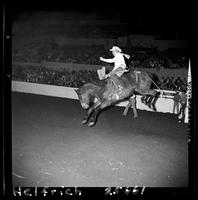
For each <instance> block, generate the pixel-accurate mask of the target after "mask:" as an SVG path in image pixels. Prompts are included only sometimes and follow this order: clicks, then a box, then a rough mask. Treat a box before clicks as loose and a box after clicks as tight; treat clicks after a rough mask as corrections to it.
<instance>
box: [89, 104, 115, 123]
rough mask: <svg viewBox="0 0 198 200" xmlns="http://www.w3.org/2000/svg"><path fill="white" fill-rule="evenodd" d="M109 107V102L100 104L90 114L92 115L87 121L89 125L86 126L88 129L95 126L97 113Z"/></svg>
mask: <svg viewBox="0 0 198 200" xmlns="http://www.w3.org/2000/svg"><path fill="white" fill-rule="evenodd" d="M109 105H111V104H110V102H109V101H105V102H103V103H101V104H100V105H99V106H98V107H97V108H96V109H95V110H94V111H93V113H92V115H91V118H90V120H89V123H88V126H89V127H90V126H93V125H95V123H96V119H97V116H98V113H99V112H100V111H101V110H102V109H104V108H105V107H108V106H109Z"/></svg>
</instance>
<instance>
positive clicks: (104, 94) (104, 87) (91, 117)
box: [76, 71, 157, 126]
mask: <svg viewBox="0 0 198 200" xmlns="http://www.w3.org/2000/svg"><path fill="white" fill-rule="evenodd" d="M116 83H117V84H115V82H114V81H113V80H112V79H111V78H107V79H105V80H99V81H98V82H92V83H86V84H84V85H83V86H81V87H80V88H79V89H77V90H76V93H77V95H78V98H79V100H80V103H81V106H82V108H83V109H85V110H87V114H86V115H85V117H84V118H83V121H82V124H85V123H88V126H93V125H94V124H95V123H96V118H97V115H98V113H99V111H100V110H102V109H104V108H106V107H108V106H110V105H113V104H116V103H118V102H120V101H123V100H127V99H128V98H130V97H131V96H132V95H133V94H134V92H136V93H139V94H141V95H143V96H146V95H150V96H157V91H156V90H154V89H151V83H152V78H151V77H150V76H149V75H148V73H145V72H140V71H131V72H127V73H124V74H123V75H122V76H121V77H117V81H116Z"/></svg>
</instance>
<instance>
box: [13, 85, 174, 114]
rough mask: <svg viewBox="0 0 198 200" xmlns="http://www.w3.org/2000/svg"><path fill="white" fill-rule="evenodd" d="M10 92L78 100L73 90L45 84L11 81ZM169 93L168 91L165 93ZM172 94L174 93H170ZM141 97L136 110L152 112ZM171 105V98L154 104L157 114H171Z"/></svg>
mask: <svg viewBox="0 0 198 200" xmlns="http://www.w3.org/2000/svg"><path fill="white" fill-rule="evenodd" d="M12 91H13V92H22V93H30V94H38V95H46V96H53V97H61V98H70V99H78V96H77V94H76V92H75V88H70V87H62V86H55V85H46V84H37V83H29V82H21V81H12ZM167 92H169V91H167ZM172 93H174V92H172ZM140 98H141V96H140V95H137V98H136V99H137V109H140V110H147V111H152V110H151V109H150V108H149V107H148V106H146V105H145V104H143V103H142V102H141V99H140ZM127 104H128V101H124V102H121V103H119V104H117V105H116V106H122V107H125V106H126V105H127ZM173 104H174V101H173V99H172V98H170V97H169V98H168V97H166V96H163V97H160V98H158V100H157V102H156V109H157V112H163V113H173Z"/></svg>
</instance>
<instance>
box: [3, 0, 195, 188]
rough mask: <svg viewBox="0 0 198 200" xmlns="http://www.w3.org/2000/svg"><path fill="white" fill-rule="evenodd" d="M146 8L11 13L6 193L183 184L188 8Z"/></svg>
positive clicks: (187, 134)
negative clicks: (8, 190) (14, 189)
mask: <svg viewBox="0 0 198 200" xmlns="http://www.w3.org/2000/svg"><path fill="white" fill-rule="evenodd" d="M123 3H124V2H123ZM148 4H149V3H148V2H147V4H145V5H143V4H140V5H139V4H137V5H136V4H132V5H133V6H131V9H130V8H129V7H128V6H129V5H125V6H122V7H121V9H118V5H117V7H116V8H115V9H112V8H111V7H106V8H101V9H83V8H82V10H81V9H76V10H75V9H71V10H69V9H68V10H67V9H65V10H64V9H61V10H57V9H54V10H53V9H39V8H38V9H33V10H31V9H29V10H28V9H18V10H17V9H16V10H15V9H13V10H12V12H11V16H10V21H11V35H10V37H11V61H10V62H11V75H10V79H11V102H10V103H11V116H10V117H11V155H12V158H11V160H12V161H11V163H12V186H13V187H44V186H48V187H105V188H107V187H143V188H158V187H159V188H188V187H189V178H190V174H189V169H190V167H191V166H190V165H191V164H190V163H189V157H190V153H189V145H191V142H192V137H191V128H190V127H191V123H192V114H191V113H192V96H193V92H192V80H193V78H194V76H193V77H192V71H193V69H192V68H193V65H192V59H191V50H190V48H191V46H190V37H191V32H190V30H191V28H192V23H193V20H192V19H191V17H192V16H191V15H189V16H187V15H188V14H189V13H190V12H189V10H188V11H187V12H186V15H185V14H184V13H183V12H184V11H185V9H189V7H190V6H186V8H185V5H183V4H184V3H182V2H181V6H180V5H175V4H172V5H171V3H170V4H169V3H167V4H165V5H164V6H163V5H161V7H160V6H159V5H158V6H157V7H156V8H155V7H153V4H152V5H151V6H147V5H148ZM96 6H97V4H96ZM177 6H178V8H180V9H176V8H177ZM104 7H105V5H104ZM126 7H128V8H126ZM162 7H163V8H162ZM5 17H6V15H5ZM4 67H5V66H4ZM105 191H106V190H105Z"/></svg>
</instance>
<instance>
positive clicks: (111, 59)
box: [100, 57, 115, 63]
mask: <svg viewBox="0 0 198 200" xmlns="http://www.w3.org/2000/svg"><path fill="white" fill-rule="evenodd" d="M100 60H101V61H104V62H107V63H113V62H115V60H114V58H108V59H106V58H103V57H100Z"/></svg>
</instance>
